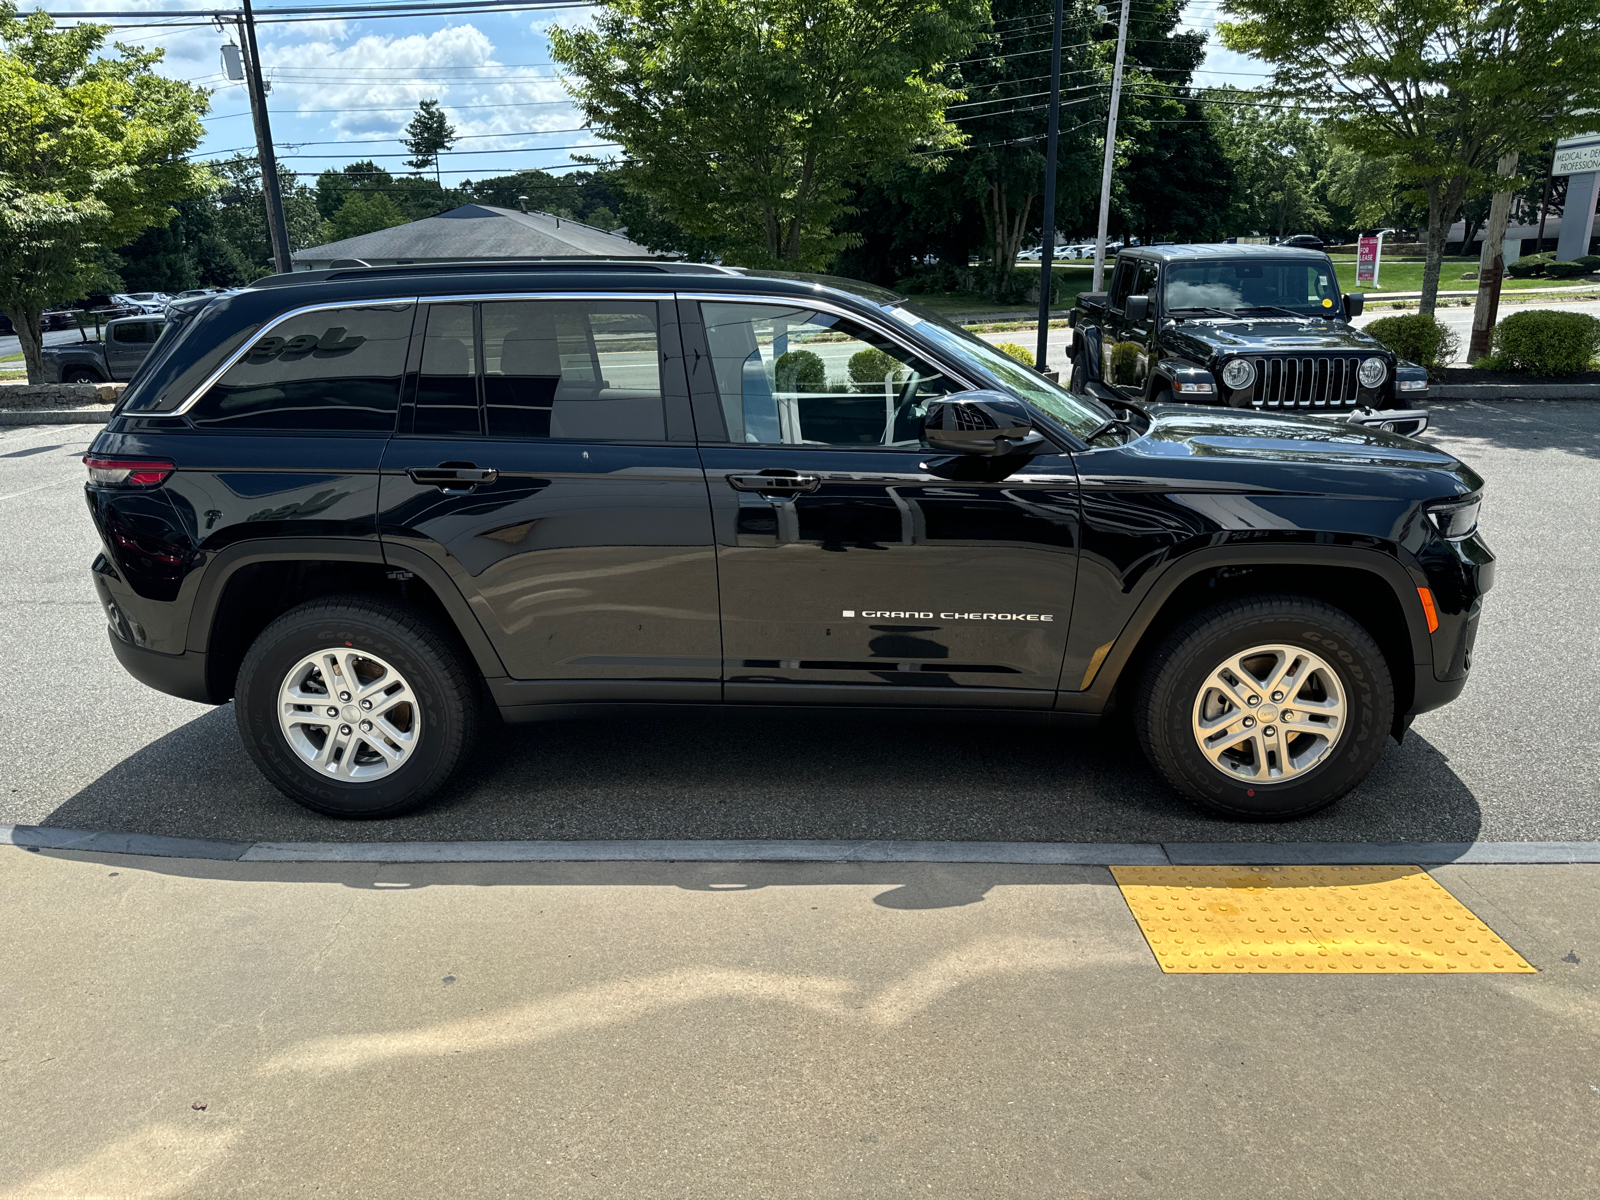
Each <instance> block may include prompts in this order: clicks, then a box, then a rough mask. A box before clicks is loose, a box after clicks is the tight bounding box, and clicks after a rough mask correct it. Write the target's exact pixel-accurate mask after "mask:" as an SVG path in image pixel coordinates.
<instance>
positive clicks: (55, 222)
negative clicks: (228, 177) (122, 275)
mask: <svg viewBox="0 0 1600 1200" xmlns="http://www.w3.org/2000/svg"><path fill="white" fill-rule="evenodd" d="M16 12H17V10H16V8H15V7H14V6H13V5H12V4H10V3H9V2H7V0H0V311H4V312H5V314H6V316H7V317H9V318H10V319H11V323H12V325H14V326H15V327H16V330H17V336H18V339H19V340H20V341H21V343H22V355H23V360H24V362H25V363H26V364H27V368H28V378H29V379H30V380H37V379H39V378H40V371H41V368H42V363H41V359H40V353H39V352H40V350H41V349H42V347H43V339H42V336H41V334H40V332H39V319H40V315H41V314H42V313H43V311H44V309H45V308H47V307H48V306H50V305H51V304H55V303H58V302H60V301H62V300H70V299H74V298H76V297H79V296H82V295H84V294H86V293H87V292H88V291H89V290H90V286H89V285H90V284H91V283H92V282H93V281H94V280H95V279H96V277H97V276H98V275H99V273H100V272H102V271H103V267H104V254H105V252H106V251H108V250H112V249H115V248H116V247H118V246H122V245H125V244H126V243H128V242H130V241H132V240H133V239H134V238H136V237H137V236H138V235H139V234H140V233H142V232H143V231H144V230H145V229H148V228H150V227H151V226H152V225H161V224H164V223H165V222H166V221H168V220H169V219H170V218H171V216H172V212H173V210H172V202H173V201H175V200H179V199H181V198H183V197H186V196H194V195H198V194H199V193H201V192H203V191H205V190H206V188H207V187H208V186H209V183H210V177H209V175H208V173H207V172H206V170H205V168H204V167H202V166H199V165H197V164H194V163H191V162H189V161H188V159H187V157H186V156H187V154H188V153H189V151H191V150H193V149H194V148H195V146H196V145H198V144H199V142H200V138H201V136H202V133H203V130H202V128H201V125H200V117H201V116H202V115H203V114H204V113H205V112H206V109H207V99H206V93H205V92H204V91H203V90H201V89H200V88H197V87H193V86H191V85H190V84H187V83H181V82H179V81H177V80H173V79H163V78H162V77H161V76H159V75H157V74H155V72H154V71H153V70H152V68H153V67H154V66H155V65H156V64H157V63H158V62H160V61H161V51H159V50H153V51H147V50H139V49H134V48H131V47H128V46H123V45H120V44H119V45H118V46H116V47H115V54H114V56H113V55H104V56H102V57H96V55H97V54H101V53H102V46H103V45H104V43H105V38H106V34H107V32H108V31H107V29H106V27H105V26H103V25H74V26H69V27H67V28H64V29H60V30H57V29H55V28H54V23H53V22H52V21H51V19H50V18H49V17H47V16H45V15H44V14H43V13H33V14H31V15H30V16H28V17H26V18H23V19H19V18H18V17H17V15H16Z"/></svg>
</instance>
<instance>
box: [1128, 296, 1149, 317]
mask: <svg viewBox="0 0 1600 1200" xmlns="http://www.w3.org/2000/svg"><path fill="white" fill-rule="evenodd" d="M1122 315H1123V316H1124V317H1125V318H1126V319H1128V320H1129V321H1132V322H1133V323H1134V324H1139V323H1141V322H1144V321H1147V320H1149V319H1150V297H1149V296H1129V297H1128V298H1127V299H1126V300H1124V301H1123V302H1122Z"/></svg>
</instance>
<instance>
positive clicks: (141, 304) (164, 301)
mask: <svg viewBox="0 0 1600 1200" xmlns="http://www.w3.org/2000/svg"><path fill="white" fill-rule="evenodd" d="M111 299H112V300H113V301H114V302H115V303H117V304H121V305H123V306H125V307H127V308H131V309H133V310H134V311H136V312H147V313H159V312H164V311H165V310H166V307H167V305H168V304H169V303H170V302H171V300H172V297H171V296H169V295H167V294H166V293H165V292H117V293H115V294H114V295H113V296H112V297H111Z"/></svg>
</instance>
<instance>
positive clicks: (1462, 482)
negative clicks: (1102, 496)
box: [1128, 404, 1483, 496]
mask: <svg viewBox="0 0 1600 1200" xmlns="http://www.w3.org/2000/svg"><path fill="white" fill-rule="evenodd" d="M1150 414H1151V417H1152V418H1153V420H1154V424H1153V425H1152V426H1151V427H1150V429H1149V430H1148V431H1146V433H1145V434H1144V436H1143V437H1141V438H1138V439H1137V440H1136V441H1134V442H1131V443H1129V446H1128V448H1129V449H1133V450H1136V452H1137V453H1139V454H1141V455H1144V456H1149V457H1154V458H1160V459H1165V460H1168V461H1169V462H1172V463H1173V465H1174V466H1176V465H1177V462H1178V461H1180V460H1181V461H1184V462H1185V463H1186V466H1187V467H1188V468H1190V469H1193V470H1195V471H1197V472H1198V473H1200V474H1204V475H1210V474H1212V472H1211V471H1209V470H1207V465H1208V464H1210V465H1212V466H1214V467H1215V468H1216V472H1215V473H1216V474H1217V475H1234V474H1235V473H1236V472H1237V471H1238V470H1239V468H1240V467H1242V466H1243V464H1245V463H1253V464H1258V465H1259V464H1265V463H1275V464H1278V465H1280V466H1282V467H1285V468H1289V469H1290V470H1289V474H1290V475H1292V476H1297V477H1299V478H1301V479H1302V480H1303V481H1304V482H1306V483H1310V480H1311V477H1312V476H1314V477H1315V478H1316V480H1317V482H1316V484H1315V485H1313V487H1312V490H1316V491H1344V490H1355V491H1369V490H1371V488H1372V483H1373V481H1372V478H1371V474H1370V473H1371V472H1378V473H1381V474H1382V475H1383V476H1384V477H1385V484H1384V485H1383V486H1382V487H1381V488H1380V490H1382V491H1384V492H1390V493H1392V492H1394V491H1396V490H1398V491H1400V492H1407V493H1411V492H1414V493H1415V494H1417V495H1427V496H1441V495H1451V494H1455V495H1465V494H1466V493H1468V492H1473V491H1476V490H1478V489H1479V488H1481V487H1482V486H1483V479H1482V477H1481V476H1479V475H1478V474H1477V473H1476V472H1475V471H1473V470H1472V469H1471V468H1470V467H1468V466H1467V465H1466V464H1464V463H1462V462H1461V461H1459V460H1458V459H1456V458H1453V457H1452V456H1451V455H1449V454H1446V453H1444V452H1443V451H1442V450H1439V449H1436V448H1435V447H1433V446H1430V445H1428V444H1427V443H1425V442H1420V441H1417V440H1415V439H1413V438H1408V437H1403V436H1401V435H1400V434H1398V433H1388V432H1385V431H1384V430H1381V429H1370V428H1367V427H1365V426H1362V425H1350V424H1346V423H1344V422H1342V421H1338V420H1335V419H1332V418H1329V417H1312V416H1301V415H1298V414H1291V413H1272V412H1258V411H1255V410H1251V409H1232V408H1200V407H1195V406H1190V405H1176V404H1174V405H1160V406H1157V407H1155V408H1152V409H1151V410H1150ZM1351 468H1356V469H1357V474H1356V475H1355V476H1352V474H1351ZM1363 468H1364V469H1365V470H1361V469H1363ZM1185 473H1187V471H1186V472H1185ZM1238 477H1239V478H1240V479H1245V478H1251V477H1252V476H1250V475H1240V476H1238ZM1357 477H1360V478H1361V479H1362V480H1363V482H1361V483H1354V480H1355V479H1356V478H1357ZM1256 478H1257V479H1261V477H1259V476H1256ZM1341 479H1348V480H1351V481H1352V483H1351V486H1350V488H1349V489H1347V488H1345V487H1343V486H1337V485H1336V483H1335V481H1338V480H1341ZM1285 480H1286V476H1283V475H1278V476H1276V477H1274V479H1273V481H1272V482H1271V483H1268V484H1267V486H1268V487H1272V488H1274V489H1277V488H1281V487H1283V486H1284V483H1285ZM1261 481H1262V482H1265V480H1264V479H1262V480H1261Z"/></svg>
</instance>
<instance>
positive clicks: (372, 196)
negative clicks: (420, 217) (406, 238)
mask: <svg viewBox="0 0 1600 1200" xmlns="http://www.w3.org/2000/svg"><path fill="white" fill-rule="evenodd" d="M405 223H406V218H405V214H404V213H402V212H401V211H400V208H399V206H398V205H396V204H395V202H394V201H393V200H391V199H389V197H388V196H386V195H384V194H383V193H382V192H351V193H350V194H349V195H348V196H346V197H345V201H344V203H343V204H341V205H340V206H339V211H338V212H336V213H334V214H333V219H332V220H331V221H329V222H327V223H326V224H325V225H324V226H323V227H322V237H323V240H324V241H328V242H342V241H344V239H345V238H353V237H360V236H361V235H362V234H363V233H376V232H377V231H378V230H380V229H392V228H394V227H395V226H396V225H404V224H405Z"/></svg>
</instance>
